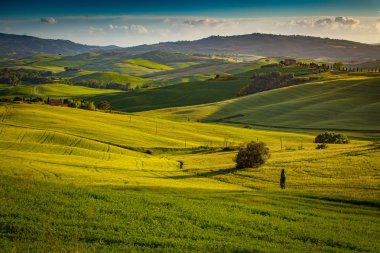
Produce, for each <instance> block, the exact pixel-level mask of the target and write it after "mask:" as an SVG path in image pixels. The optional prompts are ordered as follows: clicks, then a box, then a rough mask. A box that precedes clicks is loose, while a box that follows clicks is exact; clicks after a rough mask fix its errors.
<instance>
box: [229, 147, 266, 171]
mask: <svg viewBox="0 0 380 253" xmlns="http://www.w3.org/2000/svg"><path fill="white" fill-rule="evenodd" d="M269 157H270V155H269V149H268V148H267V146H266V145H265V143H263V142H254V141H253V142H250V143H248V144H247V146H246V147H245V148H240V149H239V152H238V153H237V155H236V158H235V161H236V168H237V169H243V168H254V167H259V166H261V165H263V164H264V163H265V162H266V161H267V160H268V158H269Z"/></svg>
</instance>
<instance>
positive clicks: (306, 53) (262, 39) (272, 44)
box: [127, 33, 380, 61]
mask: <svg viewBox="0 0 380 253" xmlns="http://www.w3.org/2000/svg"><path fill="white" fill-rule="evenodd" d="M152 50H160V51H167V52H176V53H182V54H204V55H227V56H228V55H230V56H233V57H239V55H243V56H244V57H242V58H245V57H247V56H252V57H256V58H257V57H258V56H259V57H270V56H289V57H297V58H299V57H300V58H312V59H323V58H326V59H335V60H341V61H342V60H349V61H352V60H355V61H365V60H377V59H378V58H379V56H380V46H379V45H370V44H363V43H358V42H354V41H347V40H336V39H335V40H334V39H329V38H319V37H311V36H301V35H296V36H294V35H290V36H287V35H274V34H261V33H253V34H244V35H235V36H210V37H208V38H203V39H200V40H194V41H176V42H164V43H158V44H152V45H140V46H135V47H130V48H127V51H128V52H130V53H134V54H136V53H144V52H149V51H152Z"/></svg>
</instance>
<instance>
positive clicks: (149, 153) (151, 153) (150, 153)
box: [145, 149, 153, 155]
mask: <svg viewBox="0 0 380 253" xmlns="http://www.w3.org/2000/svg"><path fill="white" fill-rule="evenodd" d="M145 154H148V155H153V151H152V150H150V149H148V150H147V151H145Z"/></svg>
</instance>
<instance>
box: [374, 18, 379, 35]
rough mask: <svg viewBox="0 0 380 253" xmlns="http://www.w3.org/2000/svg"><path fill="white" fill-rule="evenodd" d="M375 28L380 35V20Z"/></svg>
mask: <svg viewBox="0 0 380 253" xmlns="http://www.w3.org/2000/svg"><path fill="white" fill-rule="evenodd" d="M375 28H376V30H377V31H378V32H379V33H380V19H379V20H377V22H376V24H375Z"/></svg>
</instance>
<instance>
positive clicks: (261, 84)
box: [237, 72, 317, 96]
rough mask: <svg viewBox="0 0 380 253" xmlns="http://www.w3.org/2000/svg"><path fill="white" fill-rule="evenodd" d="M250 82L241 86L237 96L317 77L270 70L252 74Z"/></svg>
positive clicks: (299, 82) (303, 81)
mask: <svg viewBox="0 0 380 253" xmlns="http://www.w3.org/2000/svg"><path fill="white" fill-rule="evenodd" d="M251 79H252V82H251V83H250V84H248V85H247V86H245V87H243V88H241V89H240V90H239V91H238V93H237V96H245V95H248V94H252V93H257V92H261V91H266V90H272V89H277V88H281V87H287V86H291V85H296V84H301V83H305V82H308V81H311V80H315V79H317V78H313V77H295V76H294V74H293V73H286V74H282V73H280V72H272V73H270V74H261V75H255V74H254V75H253V76H252V78H251Z"/></svg>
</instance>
